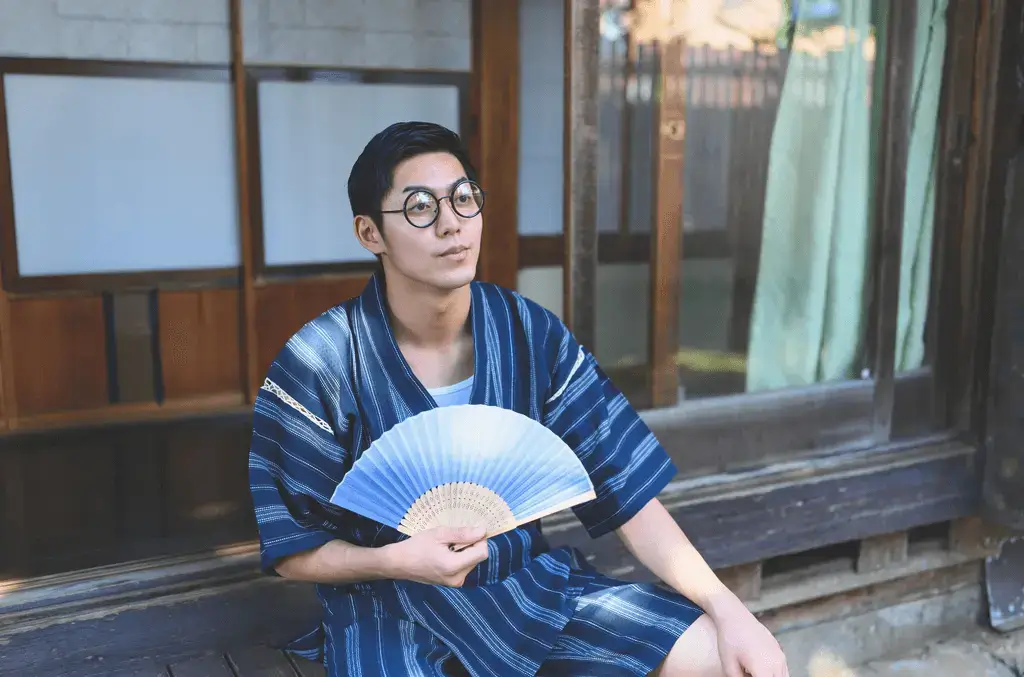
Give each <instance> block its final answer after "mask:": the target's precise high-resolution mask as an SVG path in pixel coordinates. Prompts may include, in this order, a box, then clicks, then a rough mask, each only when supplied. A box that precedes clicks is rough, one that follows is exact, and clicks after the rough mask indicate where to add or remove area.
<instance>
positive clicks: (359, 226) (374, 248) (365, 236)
mask: <svg viewBox="0 0 1024 677" xmlns="http://www.w3.org/2000/svg"><path fill="white" fill-rule="evenodd" d="M353 225H354V227H355V233H356V239H357V240H359V244H361V245H363V248H364V249H366V250H367V251H369V252H370V253H371V254H376V255H378V256H379V255H381V254H385V253H387V247H386V246H385V244H384V234H383V233H381V232H380V230H379V229H378V228H377V224H376V223H374V222H373V219H371V218H370V217H369V216H365V215H363V214H360V215H359V216H357V217H356V218H355V220H354V222H353Z"/></svg>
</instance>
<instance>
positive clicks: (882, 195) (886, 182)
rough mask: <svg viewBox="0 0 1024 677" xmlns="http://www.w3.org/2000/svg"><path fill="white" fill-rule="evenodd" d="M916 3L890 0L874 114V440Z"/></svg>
mask: <svg viewBox="0 0 1024 677" xmlns="http://www.w3.org/2000/svg"><path fill="white" fill-rule="evenodd" d="M916 12H917V7H916V3H909V2H902V1H901V0H890V2H888V3H887V14H888V21H887V22H886V26H885V48H884V49H883V50H881V52H880V53H881V54H883V55H884V60H883V61H881V63H882V65H883V67H884V69H885V72H884V74H883V84H882V105H881V110H880V111H879V115H878V117H877V120H878V124H879V125H880V129H879V130H878V146H877V151H878V156H879V159H878V162H877V165H876V167H877V169H876V177H875V182H876V183H875V189H874V194H875V200H874V204H875V212H874V226H875V228H876V229H877V230H876V233H877V236H876V238H875V247H874V256H873V261H874V279H873V282H874V289H873V291H874V298H873V302H872V309H873V311H874V312H873V313H872V318H873V319H874V321H875V323H876V324H875V333H874V340H873V347H874V351H873V352H874V354H873V365H872V372H873V376H874V380H875V398H874V399H875V401H874V410H873V420H874V439H875V442H876V443H879V444H884V443H886V442H888V441H889V439H890V437H891V435H892V415H893V408H894V402H895V388H896V385H895V384H896V381H895V378H894V376H895V375H894V371H895V365H896V334H897V325H898V320H899V294H900V258H901V251H902V247H903V205H904V202H905V200H906V184H907V155H908V153H909V148H910V92H911V91H912V90H913V80H914V28H915V23H916Z"/></svg>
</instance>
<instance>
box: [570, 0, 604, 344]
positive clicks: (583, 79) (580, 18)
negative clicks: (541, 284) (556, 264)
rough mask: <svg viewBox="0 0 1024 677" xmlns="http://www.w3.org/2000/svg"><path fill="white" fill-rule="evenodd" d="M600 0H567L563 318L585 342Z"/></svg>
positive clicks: (593, 313)
mask: <svg viewBox="0 0 1024 677" xmlns="http://www.w3.org/2000/svg"><path fill="white" fill-rule="evenodd" d="M600 5H601V3H600V1H599V0H565V118H564V119H565V126H564V130H565V133H564V135H563V137H564V144H565V153H564V162H565V172H564V175H565V202H564V209H565V263H564V269H563V290H562V293H563V296H564V300H563V308H564V310H563V316H564V318H565V323H566V325H567V326H568V327H569V329H570V330H571V331H572V332H573V334H575V336H576V338H577V340H578V341H579V342H580V344H581V345H583V346H585V347H586V348H587V349H588V350H591V351H593V350H595V345H596V333H597V162H598V158H597V138H598V137H597V108H598V106H597V95H598V67H599V64H598V47H599V44H600V39H601V33H600V25H599V22H600V17H601V7H600Z"/></svg>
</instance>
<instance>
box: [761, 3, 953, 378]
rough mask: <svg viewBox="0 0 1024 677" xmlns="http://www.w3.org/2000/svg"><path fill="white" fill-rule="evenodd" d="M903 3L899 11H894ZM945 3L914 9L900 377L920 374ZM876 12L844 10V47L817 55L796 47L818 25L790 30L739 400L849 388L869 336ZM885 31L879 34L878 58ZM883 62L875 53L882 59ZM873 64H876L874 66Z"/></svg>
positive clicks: (847, 6) (849, 6)
mask: <svg viewBox="0 0 1024 677" xmlns="http://www.w3.org/2000/svg"><path fill="white" fill-rule="evenodd" d="M900 1H903V0H900ZM945 3H946V0H919V3H918V8H919V13H920V17H919V19H918V23H917V36H916V40H915V50H916V51H915V53H916V58H915V77H914V83H915V84H914V93H913V96H912V104H913V109H912V118H911V123H912V126H913V131H912V134H911V140H910V143H911V145H910V158H909V171H908V177H907V204H906V208H905V218H906V223H905V230H904V248H903V259H902V265H903V269H902V271H901V273H902V275H901V277H902V280H901V282H902V284H901V297H900V335H899V341H900V343H899V346H898V348H899V352H898V355H897V359H898V367H899V368H901V369H905V368H909V367H913V366H916V365H917V364H920V361H921V356H922V355H923V339H922V330H923V323H924V320H925V314H926V312H927V303H928V274H929V271H930V254H931V249H930V247H931V231H932V228H931V224H932V219H933V217H934V213H933V204H934V173H935V172H934V167H935V145H936V144H935V142H936V124H937V121H938V90H939V85H940V81H941V75H942V59H943V53H944V49H945V35H944V24H943V21H944V14H945ZM872 4H873V3H871V2H867V1H865V0H844V1H843V2H842V3H841V4H840V14H839V16H838V17H837V18H836V19H835V20H833V21H831V22H830V24H831V25H832V30H833V31H835V27H836V26H841V27H843V28H845V29H846V36H847V40H845V41H844V42H843V44H842V46H840V47H834V48H832V49H829V50H827V51H825V52H824V53H821V54H818V53H813V52H811V51H807V50H802V49H800V42H799V40H800V37H801V36H808V37H813V36H814V35H815V32H816V31H821V30H823V26H822V25H821V22H820V20H818V21H815V22H814V24H813V25H812V24H808V25H805V24H804V23H803V22H802V21H801V20H798V21H797V24H796V25H795V26H794V27H793V31H792V34H795V36H797V37H796V42H795V43H794V47H795V48H794V49H793V50H792V51H791V53H790V57H789V65H788V68H787V71H786V78H785V82H784V84H783V88H782V94H781V98H780V101H779V108H778V116H777V119H776V123H775V129H774V132H773V134H772V141H771V149H770V155H769V167H768V181H767V190H766V197H765V209H764V221H763V231H762V247H761V258H760V265H759V271H758V279H757V286H756V290H755V294H754V309H753V316H752V318H751V328H750V345H749V349H748V357H747V390H748V391H757V390H767V389H774V388H785V387H792V386H800V385H808V384H811V383H817V382H821V381H833V380H840V379H849V378H856V377H857V376H858V375H859V373H860V370H861V368H862V367H863V366H864V365H863V340H862V339H863V337H864V333H865V328H866V324H865V322H866V319H867V318H866V316H865V307H866V306H865V304H866V303H867V297H866V294H865V286H866V283H867V280H868V273H869V271H868V263H869V246H870V234H871V233H870V222H871V196H872V183H873V182H872V171H873V167H874V163H873V160H872V150H873V143H874V141H875V139H876V137H877V135H876V134H875V133H873V129H874V128H875V127H874V126H873V124H872V118H873V117H874V113H873V111H872V107H873V106H872V103H871V100H872V99H874V106H875V107H877V105H878V103H879V97H877V96H875V97H872V96H871V89H872V87H875V88H876V91H880V90H878V89H877V87H878V85H877V83H878V82H880V80H881V79H880V77H875V76H876V75H880V74H881V69H880V68H879V69H878V72H877V73H876V72H875V69H874V67H873V64H872V62H871V61H870V60H869V59H868V55H867V54H866V50H865V43H866V42H867V41H868V40H869V39H870V36H872V35H873V30H874V28H875V26H876V25H877V26H878V27H879V28H882V29H884V15H873V13H872V7H871V5H872ZM883 37H884V30H881V31H879V43H880V44H879V46H880V45H881V44H882V38H883ZM879 51H880V50H879ZM879 63H882V60H881V58H880V59H879Z"/></svg>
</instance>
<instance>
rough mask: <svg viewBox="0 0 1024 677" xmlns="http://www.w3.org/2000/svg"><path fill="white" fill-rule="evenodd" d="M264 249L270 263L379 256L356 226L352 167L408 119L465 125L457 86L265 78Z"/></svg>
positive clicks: (261, 99)
mask: <svg viewBox="0 0 1024 677" xmlns="http://www.w3.org/2000/svg"><path fill="white" fill-rule="evenodd" d="M259 120H260V134H259V141H260V171H261V180H262V186H261V188H262V195H263V248H264V258H265V262H266V265H268V266H287V265H301V264H322V263H339V262H348V261H372V260H373V254H371V253H370V252H368V251H366V250H365V249H363V247H362V246H361V245H360V244H359V242H358V240H356V236H355V233H354V232H353V231H352V208H351V207H350V206H349V203H348V193H347V192H346V189H345V186H346V185H347V184H348V175H349V171H350V170H351V169H352V163H353V162H355V160H356V157H358V155H359V153H360V152H362V150H363V146H364V145H365V144H366V140H367V139H369V138H370V137H371V136H373V135H374V134H375V133H376V132H378V131H380V129H382V128H383V127H384V126H386V125H388V124H391V123H393V122H398V121H400V120H425V121H430V122H437V123H439V124H442V125H444V126H446V127H448V128H449V129H452V130H455V131H458V130H459V90H458V88H457V87H455V86H454V85H452V86H447V85H413V84H365V83H361V82H272V81H264V82H260V84H259Z"/></svg>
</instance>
